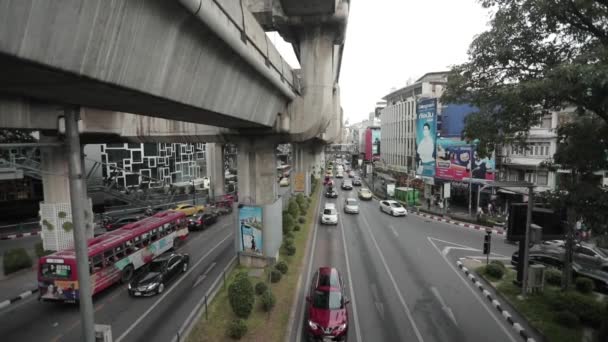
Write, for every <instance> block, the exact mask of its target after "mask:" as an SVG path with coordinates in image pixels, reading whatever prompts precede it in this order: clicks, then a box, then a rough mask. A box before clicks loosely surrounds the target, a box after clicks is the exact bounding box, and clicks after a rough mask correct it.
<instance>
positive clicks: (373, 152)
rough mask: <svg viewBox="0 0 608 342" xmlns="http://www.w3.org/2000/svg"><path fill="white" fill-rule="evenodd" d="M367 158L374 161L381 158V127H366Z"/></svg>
mask: <svg viewBox="0 0 608 342" xmlns="http://www.w3.org/2000/svg"><path fill="white" fill-rule="evenodd" d="M364 151H365V160H367V161H373V160H378V159H380V152H381V151H380V127H368V128H366V129H365V150H364Z"/></svg>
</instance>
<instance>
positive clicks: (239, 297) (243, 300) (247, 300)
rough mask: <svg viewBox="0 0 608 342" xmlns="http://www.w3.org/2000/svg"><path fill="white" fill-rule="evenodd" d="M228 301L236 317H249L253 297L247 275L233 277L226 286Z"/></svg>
mask: <svg viewBox="0 0 608 342" xmlns="http://www.w3.org/2000/svg"><path fill="white" fill-rule="evenodd" d="M228 299H229V300H230V306H231V307H232V311H233V312H234V314H235V315H236V316H237V317H240V318H247V317H249V315H250V314H251V310H253V302H254V300H255V295H254V291H253V285H252V284H251V281H250V280H249V276H247V273H245V272H241V273H239V274H237V275H236V276H235V278H234V281H233V282H232V283H231V284H230V286H228Z"/></svg>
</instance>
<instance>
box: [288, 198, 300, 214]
mask: <svg viewBox="0 0 608 342" xmlns="http://www.w3.org/2000/svg"><path fill="white" fill-rule="evenodd" d="M287 211H289V215H291V216H292V217H298V216H300V207H299V206H298V203H297V202H296V201H292V200H290V201H289V206H288V207H287Z"/></svg>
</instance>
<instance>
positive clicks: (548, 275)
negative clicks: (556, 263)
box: [545, 268, 562, 286]
mask: <svg viewBox="0 0 608 342" xmlns="http://www.w3.org/2000/svg"><path fill="white" fill-rule="evenodd" d="M545 281H546V282H547V284H549V285H553V286H562V271H560V270H558V269H555V268H549V269H547V270H546V271H545Z"/></svg>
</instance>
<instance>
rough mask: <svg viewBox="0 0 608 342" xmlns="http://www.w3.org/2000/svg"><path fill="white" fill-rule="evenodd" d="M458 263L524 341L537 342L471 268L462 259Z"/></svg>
mask: <svg viewBox="0 0 608 342" xmlns="http://www.w3.org/2000/svg"><path fill="white" fill-rule="evenodd" d="M456 265H457V266H458V268H460V269H461V270H462V271H463V272H464V274H466V276H467V277H468V278H469V280H470V281H471V282H472V283H473V284H474V285H475V286H476V287H477V289H479V291H481V293H482V294H483V296H484V297H486V299H487V300H488V301H489V302H490V303H491V304H492V306H494V308H496V310H498V312H499V313H500V314H501V315H502V317H503V318H504V319H505V320H506V321H507V322H509V324H511V326H512V327H513V328H514V329H515V330H516V331H517V333H518V334H519V336H521V337H522V338H523V340H524V341H526V342H536V340H535V339H534V338H532V337H530V335H529V334H528V333H527V332H526V330H525V329H524V328H523V327H522V326H521V325H520V324H519V323H517V322H515V321H514V320H513V318H512V317H511V314H510V313H509V312H508V311H507V310H505V309H503V308H502V306H501V304H500V302H499V301H498V300H496V299H495V298H494V297H493V296H492V294H491V293H490V291H488V290H486V289H485V288H484V287H483V284H482V283H481V282H480V281H479V280H477V278H476V277H475V275H473V272H471V271H469V269H468V268H466V267H465V266H464V265H463V264H462V262H461V261H460V260H458V261H456Z"/></svg>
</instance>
